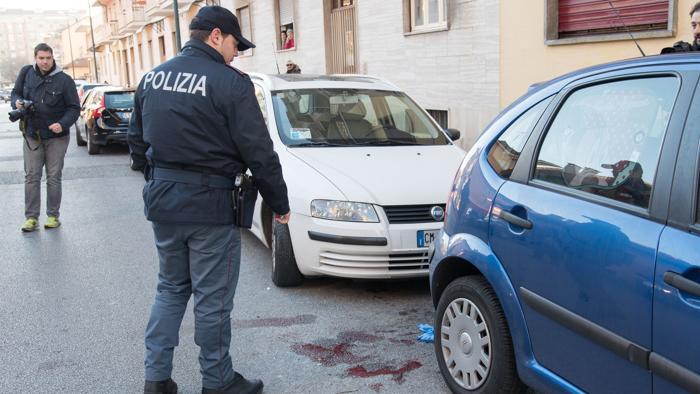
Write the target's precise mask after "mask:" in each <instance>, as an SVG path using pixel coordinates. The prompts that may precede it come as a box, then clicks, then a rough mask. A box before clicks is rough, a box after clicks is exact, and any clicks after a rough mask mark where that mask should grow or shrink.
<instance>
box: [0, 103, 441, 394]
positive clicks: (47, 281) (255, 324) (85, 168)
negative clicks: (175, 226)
mask: <svg viewBox="0 0 700 394" xmlns="http://www.w3.org/2000/svg"><path fill="white" fill-rule="evenodd" d="M8 109H9V105H7V104H0V115H1V116H0V196H1V200H2V203H1V204H0V218H2V220H0V295H1V296H0V333H1V334H0V393H49V392H51V393H54V392H56V393H138V392H140V391H142V390H143V388H142V387H143V386H142V385H143V354H144V346H143V332H144V328H145V324H146V319H147V317H148V313H149V310H150V306H151V303H152V300H153V296H154V291H155V285H156V279H157V276H156V275H157V258H156V253H155V248H154V246H153V234H152V231H151V228H150V225H149V223H148V222H147V221H146V220H145V219H144V217H143V202H142V200H141V188H142V186H143V178H142V176H141V174H140V173H135V172H133V171H131V170H129V168H128V164H127V163H128V156H127V149H126V148H125V147H119V146H115V147H108V148H107V149H104V150H103V152H102V154H100V155H97V156H89V155H88V154H87V151H86V149H85V148H83V147H78V146H76V144H75V139H74V134H73V135H72V136H71V143H70V147H69V149H68V154H67V156H66V164H65V169H64V172H63V203H62V207H61V221H62V223H63V225H62V226H61V227H60V228H58V229H56V230H44V229H43V228H42V229H41V230H39V231H36V232H34V233H29V234H23V233H21V232H20V230H19V228H20V226H21V224H22V222H23V221H24V216H23V212H24V185H23V177H24V172H23V161H22V143H23V140H22V139H21V135H20V133H19V131H18V130H17V125H16V123H15V124H11V123H9V122H8V121H7V118H6V116H5V113H6V112H7V110H8ZM44 198H45V192H43V194H42V212H43V210H44V208H45V207H44V204H45V201H44V200H43V199H44ZM44 220H45V216H44V214H42V217H41V219H40V222H41V223H43V221H44ZM190 306H191V305H190ZM232 318H233V344H232V348H231V352H232V357H233V359H234V363H235V364H234V367H235V368H236V369H237V370H238V371H239V372H241V373H242V374H244V375H245V376H247V377H257V378H261V379H263V381H264V382H265V392H266V393H375V392H379V393H418V392H429V393H440V392H448V390H447V388H446V386H445V384H444V383H443V380H442V377H441V376H440V373H439V371H438V367H437V362H436V360H435V354H434V351H433V346H432V344H424V343H421V342H418V341H416V337H417V335H418V334H419V331H418V330H417V328H416V325H417V324H419V323H429V324H432V320H433V308H432V304H431V301H430V292H429V288H428V283H427V280H413V281H401V282H392V281H369V282H368V281H364V282H362V281H352V280H345V279H332V278H323V279H315V280H308V281H306V282H305V284H304V285H303V286H301V287H298V288H293V289H278V288H276V287H275V286H274V285H273V284H272V282H271V280H270V256H269V251H268V250H267V249H266V248H265V247H264V246H263V245H262V244H261V243H260V242H258V241H257V239H255V238H254V237H253V236H252V235H250V234H249V233H247V232H244V234H243V259H242V268H241V274H240V280H239V284H238V290H237V292H236V297H235V306H234V310H233V317H232ZM193 337H194V323H193V319H192V311H191V307H190V309H189V310H188V313H187V314H186V317H185V320H184V321H183V324H182V327H181V331H180V338H181V340H180V346H179V347H178V348H177V350H176V352H175V366H174V372H173V378H174V379H175V380H176V381H177V382H178V385H179V386H180V392H181V393H198V392H200V390H201V386H200V376H199V365H198V363H197V355H198V348H197V346H196V345H195V344H194V341H193Z"/></svg>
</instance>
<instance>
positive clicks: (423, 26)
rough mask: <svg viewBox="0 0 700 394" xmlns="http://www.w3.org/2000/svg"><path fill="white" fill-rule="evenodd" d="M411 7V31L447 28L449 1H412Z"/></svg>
mask: <svg viewBox="0 0 700 394" xmlns="http://www.w3.org/2000/svg"><path fill="white" fill-rule="evenodd" d="M409 7H410V8H409V17H410V20H411V24H410V26H411V30H410V31H412V32H416V31H431V30H443V29H445V28H447V0H410V5H409Z"/></svg>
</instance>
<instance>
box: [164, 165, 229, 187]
mask: <svg viewBox="0 0 700 394" xmlns="http://www.w3.org/2000/svg"><path fill="white" fill-rule="evenodd" d="M151 179H158V180H160V181H169V182H178V183H189V184H192V185H202V186H209V187H214V188H217V189H229V190H233V189H234V187H235V184H234V182H233V179H230V178H227V177H225V176H221V175H213V174H204V173H201V172H194V171H185V170H174V169H172V168H159V167H156V168H154V169H153V170H152V173H151Z"/></svg>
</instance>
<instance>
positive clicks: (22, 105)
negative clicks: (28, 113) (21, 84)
mask: <svg viewBox="0 0 700 394" xmlns="http://www.w3.org/2000/svg"><path fill="white" fill-rule="evenodd" d="M15 106H16V107H17V109H22V108H24V101H23V100H17V101H15Z"/></svg>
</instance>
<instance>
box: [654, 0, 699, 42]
mask: <svg viewBox="0 0 700 394" xmlns="http://www.w3.org/2000/svg"><path fill="white" fill-rule="evenodd" d="M690 28H691V29H692V33H693V41H692V42H685V41H678V42H676V43H674V44H673V45H672V46H670V47H665V48H663V49H661V54H662V55H664V54H668V53H676V52H695V51H700V2H697V3H695V5H694V6H693V8H691V9H690Z"/></svg>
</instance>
